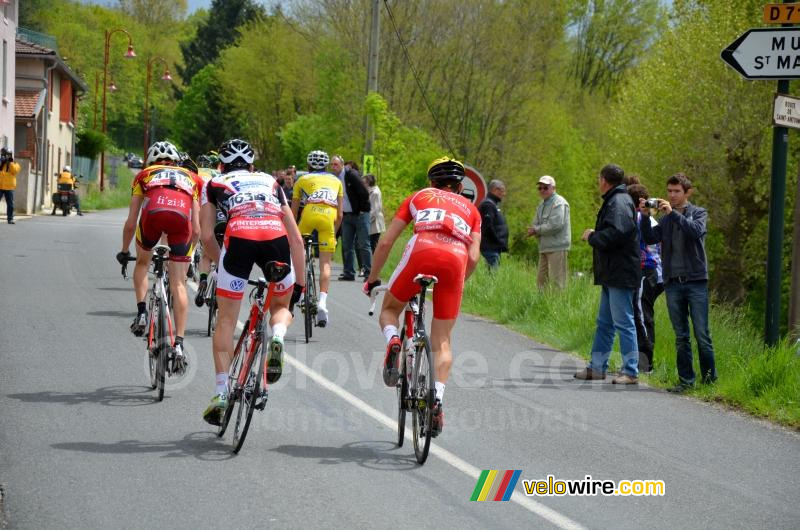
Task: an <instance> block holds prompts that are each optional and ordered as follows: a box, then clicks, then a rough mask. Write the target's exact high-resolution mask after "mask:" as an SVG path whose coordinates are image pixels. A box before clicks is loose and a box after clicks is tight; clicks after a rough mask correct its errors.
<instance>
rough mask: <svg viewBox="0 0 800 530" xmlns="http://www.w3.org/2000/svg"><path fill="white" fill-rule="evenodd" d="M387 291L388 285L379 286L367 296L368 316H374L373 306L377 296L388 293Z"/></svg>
mask: <svg viewBox="0 0 800 530" xmlns="http://www.w3.org/2000/svg"><path fill="white" fill-rule="evenodd" d="M388 290H389V286H388V285H379V286H377V287H375V288H374V289H373V290H372V292H371V293H370V294H369V302H370V306H369V316H372V315H374V314H375V304H376V303H377V302H378V294H379V293H382V292H383V291H388Z"/></svg>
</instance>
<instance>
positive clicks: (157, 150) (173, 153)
mask: <svg viewBox="0 0 800 530" xmlns="http://www.w3.org/2000/svg"><path fill="white" fill-rule="evenodd" d="M158 160H172V161H173V162H175V163H178V162H180V161H181V155H179V154H178V150H177V149H176V148H175V146H174V145H172V144H171V143H169V142H156V143H154V144H153V145H151V146H150V149H148V150H147V160H145V164H146V165H148V166H151V165H153V164H155V163H156V162H157V161H158Z"/></svg>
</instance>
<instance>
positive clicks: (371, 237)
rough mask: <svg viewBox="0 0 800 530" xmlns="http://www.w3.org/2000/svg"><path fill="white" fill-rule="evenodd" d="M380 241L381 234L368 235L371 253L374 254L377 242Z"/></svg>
mask: <svg viewBox="0 0 800 530" xmlns="http://www.w3.org/2000/svg"><path fill="white" fill-rule="evenodd" d="M380 239H381V234H380V232H378V233H377V234H370V235H369V248H370V249H372V253H373V254H375V249H376V248H378V241H380Z"/></svg>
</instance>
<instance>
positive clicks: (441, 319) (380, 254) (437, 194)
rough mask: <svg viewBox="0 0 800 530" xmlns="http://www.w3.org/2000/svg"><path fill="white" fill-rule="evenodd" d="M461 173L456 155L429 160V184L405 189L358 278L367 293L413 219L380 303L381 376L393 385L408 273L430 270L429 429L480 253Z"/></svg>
mask: <svg viewBox="0 0 800 530" xmlns="http://www.w3.org/2000/svg"><path fill="white" fill-rule="evenodd" d="M464 176H465V172H464V164H462V163H461V162H459V161H458V160H454V159H452V158H449V157H442V158H437V159H436V160H434V161H433V162H431V164H430V166H428V179H430V181H431V187H429V188H425V189H423V190H420V191H417V192H415V193H413V194H411V195H409V196H408V197H406V199H405V200H404V201H403V203H402V204H401V205H400V208H399V209H398V211H397V214H395V217H394V219H393V220H392V223H391V225H390V226H389V228H388V230H386V233H384V235H383V237H381V239H380V241H379V242H378V246H377V248H376V249H375V255H374V256H373V258H372V271H371V272H370V275H369V278H367V281H366V282H365V283H364V292H365V293H366V294H367V295H369V294H370V293H371V292H372V289H374V288H375V287H377V286H378V285H380V283H381V282H380V278H379V275H380V271H381V269H382V268H383V265H384V263H386V258H387V257H388V256H389V252H390V251H391V249H392V246H393V245H394V243H395V241H396V240H397V238H398V236H399V235H400V234H401V233H402V232H403V230H404V229H405V227H406V226H407V225H408V223H410V222H412V221H413V222H414V235H413V236H412V237H411V239H410V240H409V241H408V244H407V245H406V248H405V251H404V252H403V257H402V258H401V260H400V263H399V264H398V265H397V268H396V269H395V271H394V273H392V277H391V278H390V280H389V290H388V291H387V293H386V295H385V296H384V298H383V307H382V308H381V315H380V327H381V330H382V331H383V335H384V337H386V343H387V345H386V358H385V360H384V367H383V381H384V383H386V385H387V386H390V387H394V386H395V385H397V380H398V378H399V375H400V373H399V370H398V361H399V353H400V350H401V347H402V343H401V341H400V337H399V336H398V331H397V328H398V326H399V324H400V313H401V312H402V311H403V309H404V307H405V305H406V303H407V302H408V300H409V299H411V297H412V296H414V295H415V294H417V293H418V292H419V289H420V287H419V284H417V283H415V282H414V277H415V276H417V274H426V275H431V276H436V278H437V280H438V282H437V283H436V288H435V289H434V291H433V322H432V323H431V333H430V338H431V346H432V348H433V355H434V364H435V366H436V376H437V378H438V380H437V381H436V382H435V385H436V401H435V403H434V416H433V433H434V435H437V434H439V433H440V432H441V430H442V427H443V426H444V412H443V411H442V399H443V398H444V387H445V383H446V382H447V379H448V377H449V375H450V367H451V366H452V364H453V356H452V351H451V348H450V337H451V335H452V333H453V326H454V325H455V323H456V317H457V316H458V313H459V311H460V310H461V296H462V293H463V291H464V282H465V281H466V279H467V278H469V276H470V275H471V274H472V272H473V271H474V270H475V266H476V265H477V263H478V260H479V258H480V244H481V216H480V213H479V212H478V209H477V208H475V205H474V204H472V202H470V201H469V199H466V198H464V197H462V196H461V195H460V193H461V190H462V189H463V185H462V184H461V180H462V179H463V178H464Z"/></svg>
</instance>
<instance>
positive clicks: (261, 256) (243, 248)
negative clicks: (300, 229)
mask: <svg viewBox="0 0 800 530" xmlns="http://www.w3.org/2000/svg"><path fill="white" fill-rule="evenodd" d="M219 261H220V264H219V270H218V271H217V296H222V297H225V298H231V299H233V300H241V299H242V297H243V296H244V290H245V288H246V287H247V280H248V278H250V272H251V271H252V270H253V265H258V266H259V268H261V271H262V273H263V272H264V267H265V266H266V265H267V262H268V261H280V262H282V263H288V264H289V265H290V267H291V263H292V259H291V254H290V253H289V238H288V237H286V236H282V237H278V238H275V239H268V240H266V241H256V240H252V239H242V238H239V237H227V238H226V240H225V246H224V247H223V248H222V252H221V254H220V257H219ZM264 276H266V273H264ZM293 287H294V269H293V268H292V269H290V271H289V274H287V275H286V277H285V278H283V279H282V280H281V281H279V282H278V283H276V284H275V290H274V294H275V296H285V295H286V294H288V293H289V292H290V291H291V290H292V288H293Z"/></svg>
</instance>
